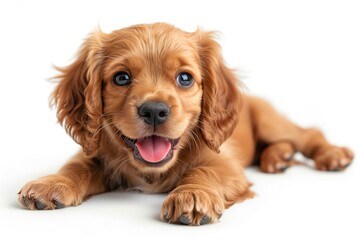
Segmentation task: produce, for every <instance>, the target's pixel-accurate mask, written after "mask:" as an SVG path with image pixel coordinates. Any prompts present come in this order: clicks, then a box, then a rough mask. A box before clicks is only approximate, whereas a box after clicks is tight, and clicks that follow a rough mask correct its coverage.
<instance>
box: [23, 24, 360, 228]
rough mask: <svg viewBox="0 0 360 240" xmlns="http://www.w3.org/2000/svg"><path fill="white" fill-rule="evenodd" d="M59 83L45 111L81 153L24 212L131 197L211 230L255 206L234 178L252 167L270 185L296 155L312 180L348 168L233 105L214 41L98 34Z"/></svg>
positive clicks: (40, 185)
mask: <svg viewBox="0 0 360 240" xmlns="http://www.w3.org/2000/svg"><path fill="white" fill-rule="evenodd" d="M59 71H60V72H61V73H60V74H59V75H58V76H57V78H58V79H59V83H58V85H57V87H56V89H55V91H54V93H53V95H52V100H53V101H52V102H53V104H54V105H55V106H56V107H57V117H58V119H59V122H60V123H61V124H62V125H63V126H64V128H65V130H66V131H67V133H68V134H70V135H71V136H72V137H73V138H74V140H75V141H76V142H77V143H79V144H80V145H81V147H82V150H83V151H81V152H79V153H78V154H76V155H75V156H74V157H73V158H72V159H71V160H70V161H69V162H68V163H66V164H65V166H63V167H62V168H61V169H60V171H59V172H58V173H56V174H53V175H49V176H45V177H42V178H39V179H37V180H34V181H31V182H29V183H27V184H26V185H25V186H24V187H23V188H22V189H21V191H20V192H19V201H20V203H21V204H22V205H23V206H24V207H25V208H29V209H38V210H42V209H58V208H63V207H66V206H74V205H79V204H80V203H81V202H82V201H84V199H87V198H88V197H89V196H92V195H95V194H99V193H103V192H107V191H111V190H115V189H130V190H131V189H136V190H140V191H143V192H146V193H169V194H168V196H167V197H166V199H165V201H164V204H163V206H162V209H161V219H162V220H164V221H166V222H170V223H181V224H186V225H202V224H206V223H215V222H217V221H218V219H219V218H220V217H221V215H222V213H223V211H224V209H226V208H228V207H230V206H231V205H233V204H234V203H236V202H241V201H243V200H245V199H248V198H251V197H253V195H254V194H253V192H252V191H251V190H250V186H251V184H250V183H249V182H248V181H247V180H246V178H245V176H244V167H246V166H249V165H251V164H252V163H253V162H254V159H255V158H257V159H258V160H259V164H260V169H261V170H262V171H264V172H267V173H279V172H283V171H284V170H285V169H286V168H287V167H289V166H290V165H291V162H289V159H291V158H292V156H293V155H294V153H295V152H300V153H302V154H303V155H304V156H306V157H307V158H311V159H313V160H314V161H315V166H316V168H317V169H318V170H322V171H338V170H343V169H345V168H346V167H347V166H348V165H349V164H350V163H351V161H352V159H353V156H354V155H353V153H352V152H351V151H350V150H349V149H347V148H344V147H337V146H334V145H331V144H330V143H329V142H328V141H327V140H326V139H325V138H324V136H323V134H322V133H321V132H320V131H318V130H316V129H304V128H301V127H299V126H297V125H295V124H293V123H292V122H290V121H289V120H287V119H286V118H284V117H283V116H281V115H279V114H278V113H277V112H276V111H275V110H274V109H273V108H272V107H271V106H270V105H269V104H268V103H267V102H265V101H263V100H262V99H259V98H256V97H251V96H246V95H244V94H241V91H240V90H239V81H238V79H237V77H236V76H235V74H234V72H233V71H231V70H230V69H229V68H228V67H226V66H225V65H224V61H223V58H222V55H221V50H220V46H219V44H218V43H217V42H216V41H215V40H214V33H213V32H204V31H201V30H197V31H195V32H193V33H189V32H184V31H182V30H180V29H178V28H175V27H173V26H170V25H168V24H163V23H156V24H149V25H136V26H131V27H128V28H124V29H120V30H117V31H114V32H112V33H109V34H106V33H103V32H101V31H100V30H99V31H96V32H94V33H92V34H91V35H90V36H89V37H88V38H87V39H86V41H85V42H84V44H83V45H82V47H81V49H80V51H79V53H78V57H77V59H76V60H75V62H74V63H73V64H71V65H70V66H68V67H65V68H59Z"/></svg>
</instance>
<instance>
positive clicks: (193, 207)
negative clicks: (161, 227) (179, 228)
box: [161, 186, 224, 226]
mask: <svg viewBox="0 0 360 240" xmlns="http://www.w3.org/2000/svg"><path fill="white" fill-rule="evenodd" d="M223 211H224V203H223V201H222V199H221V198H220V196H219V195H218V194H217V193H216V192H213V191H211V190H203V189H199V188H191V187H187V186H182V187H178V188H177V189H175V190H174V191H172V192H171V193H170V194H169V196H168V197H167V198H166V199H165V202H164V204H163V207H162V211H161V220H163V221H166V222H169V223H180V224H185V225H196V226H197V225H204V224H207V223H216V222H217V221H218V220H219V219H220V217H221V215H222V213H223Z"/></svg>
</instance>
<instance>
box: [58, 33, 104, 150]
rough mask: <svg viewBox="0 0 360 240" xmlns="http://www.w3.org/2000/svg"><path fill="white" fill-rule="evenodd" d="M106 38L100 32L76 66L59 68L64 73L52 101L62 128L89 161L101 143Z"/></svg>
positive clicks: (92, 37) (89, 40)
mask: <svg viewBox="0 0 360 240" xmlns="http://www.w3.org/2000/svg"><path fill="white" fill-rule="evenodd" d="M103 35H104V33H102V32H100V30H98V31H97V32H95V33H93V34H91V35H90V36H89V37H88V38H87V39H86V40H85V42H84V44H83V45H82V47H81V49H80V51H79V53H78V56H77V59H76V60H75V62H74V63H72V64H71V65H69V66H67V67H64V68H57V70H59V71H60V72H61V73H60V75H58V76H56V77H55V78H56V79H59V80H60V82H59V83H58V85H57V87H56V88H55V90H54V92H53V94H52V99H51V102H52V105H55V106H56V107H57V118H58V120H59V122H60V124H61V125H62V126H63V127H64V128H65V130H66V132H67V133H68V134H69V135H70V136H71V137H72V138H73V139H74V140H75V141H76V142H77V143H79V144H80V145H81V146H82V148H83V151H84V153H85V156H87V157H93V156H94V155H95V154H96V150H97V148H98V146H99V142H100V133H99V132H100V131H99V129H100V124H101V121H100V117H101V114H102V96H101V91H102V81H101V76H100V72H101V71H100V68H101V62H102V58H103V53H102V52H103V50H102V43H101V41H102V36H103Z"/></svg>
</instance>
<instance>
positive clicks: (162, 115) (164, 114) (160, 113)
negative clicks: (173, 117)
mask: <svg viewBox="0 0 360 240" xmlns="http://www.w3.org/2000/svg"><path fill="white" fill-rule="evenodd" d="M159 117H167V113H166V112H164V111H161V112H159Z"/></svg>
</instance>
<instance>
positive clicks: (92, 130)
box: [53, 23, 239, 171]
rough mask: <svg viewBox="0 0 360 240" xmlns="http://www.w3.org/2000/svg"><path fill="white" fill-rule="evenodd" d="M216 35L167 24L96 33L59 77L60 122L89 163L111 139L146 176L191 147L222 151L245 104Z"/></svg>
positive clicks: (54, 96)
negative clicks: (102, 142) (220, 148)
mask: <svg viewBox="0 0 360 240" xmlns="http://www.w3.org/2000/svg"><path fill="white" fill-rule="evenodd" d="M212 35H213V34H212V33H206V32H202V31H200V30H198V31H196V32H194V33H187V32H184V31H181V30H179V29H177V28H175V27H173V26H170V25H167V24H161V23H158V24H151V25H136V26H133V27H129V28H125V29H121V30H118V31H114V32H112V33H110V34H105V33H102V32H100V31H98V32H96V33H93V34H92V35H91V36H90V37H89V38H88V39H87V40H86V41H85V43H84V44H83V47H82V49H81V50H80V53H79V56H78V59H77V60H76V61H75V62H74V63H73V64H72V65H70V66H69V67H67V68H63V69H59V70H60V71H61V72H62V74H61V75H60V76H59V77H58V78H60V79H61V81H60V83H59V85H58V87H57V88H56V89H55V92H54V95H53V99H54V103H55V104H56V105H57V107H58V118H59V121H60V122H61V123H62V124H64V126H65V129H66V130H67V132H68V133H69V134H70V135H71V136H72V137H73V138H74V139H75V141H77V142H78V143H80V144H81V145H82V147H83V149H84V152H85V154H86V155H87V156H89V157H92V156H96V154H97V152H98V150H99V148H101V146H100V144H99V143H100V139H101V138H107V139H108V142H109V143H110V142H111V143H112V144H113V145H112V146H114V143H115V148H118V149H120V150H121V152H124V151H126V153H127V155H128V158H129V159H130V163H131V164H132V165H133V166H135V167H136V168H138V169H140V170H142V169H147V170H148V169H154V168H156V169H157V171H158V170H159V169H167V168H168V167H170V166H171V165H173V164H174V163H175V160H176V159H177V156H178V154H179V151H181V149H186V148H187V147H188V145H189V144H190V141H192V140H193V141H194V142H196V141H203V142H205V143H206V144H207V146H208V147H209V148H210V149H212V150H215V151H218V148H219V146H220V145H221V143H222V142H223V141H225V139H226V138H227V137H229V136H230V134H231V132H232V130H233V128H234V127H235V125H236V121H237V111H238V106H239V102H238V101H239V98H238V93H237V89H236V85H235V82H236V80H235V76H234V74H233V73H232V72H231V71H230V70H229V69H227V68H226V67H225V66H224V64H223V60H222V56H221V54H220V48H219V45H218V44H217V43H216V41H214V40H213V38H212ZM194 135H196V136H194ZM194 145H195V146H197V147H199V146H202V145H203V144H200V143H195V144H194ZM113 148H114V147H113Z"/></svg>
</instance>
